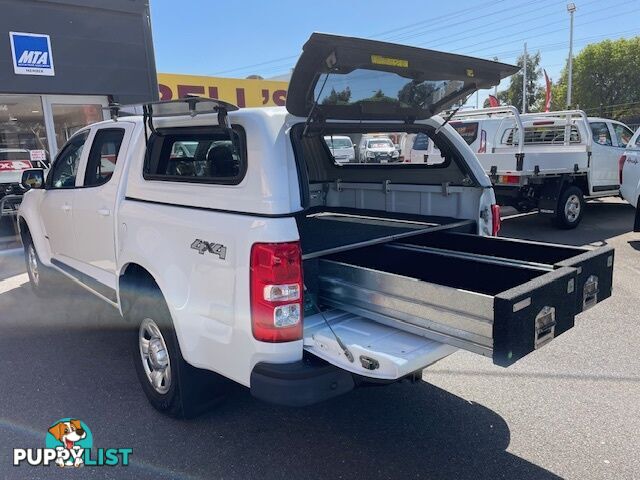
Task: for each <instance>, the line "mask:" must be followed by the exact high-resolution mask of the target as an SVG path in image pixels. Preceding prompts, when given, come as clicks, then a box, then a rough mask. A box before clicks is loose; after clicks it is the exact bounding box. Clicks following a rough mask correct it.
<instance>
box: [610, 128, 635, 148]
mask: <svg viewBox="0 0 640 480" xmlns="http://www.w3.org/2000/svg"><path fill="white" fill-rule="evenodd" d="M613 131H614V132H615V134H616V138H617V139H618V146H619V147H626V146H627V143H629V141H630V140H631V137H633V132H632V131H631V130H630V129H628V128H627V127H626V126H624V125H620V124H619V123H614V124H613Z"/></svg>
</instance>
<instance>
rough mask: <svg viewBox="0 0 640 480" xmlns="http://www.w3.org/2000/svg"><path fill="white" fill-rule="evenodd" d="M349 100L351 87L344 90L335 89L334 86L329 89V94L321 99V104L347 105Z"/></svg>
mask: <svg viewBox="0 0 640 480" xmlns="http://www.w3.org/2000/svg"><path fill="white" fill-rule="evenodd" d="M349 100H351V89H350V88H349V87H347V88H345V89H344V90H340V91H339V92H337V91H336V89H335V88H332V89H331V92H330V93H329V95H327V96H326V98H325V99H324V100H322V104H323V105H349Z"/></svg>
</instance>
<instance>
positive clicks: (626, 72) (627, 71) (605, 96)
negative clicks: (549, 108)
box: [552, 37, 640, 118]
mask: <svg viewBox="0 0 640 480" xmlns="http://www.w3.org/2000/svg"><path fill="white" fill-rule="evenodd" d="M567 72H568V70H567V68H566V67H565V68H564V69H563V71H562V73H561V76H560V79H559V81H558V82H557V83H556V84H555V85H554V87H553V100H552V105H553V107H554V109H558V110H560V109H564V108H566V102H567V79H568V73H567ZM639 83H640V37H634V38H630V39H625V38H621V39H619V40H604V41H602V42H598V43H592V44H590V45H587V46H586V47H584V48H583V49H582V51H580V53H579V54H578V55H576V57H575V58H574V60H573V88H572V92H571V94H572V95H571V96H572V99H571V100H572V104H573V106H574V107H578V106H579V107H580V108H581V109H583V110H586V111H587V113H588V114H592V115H598V114H600V113H602V114H603V115H604V116H607V117H613V118H623V117H625V116H629V115H634V113H635V114H637V113H638V112H640V89H639V88H638V84H639ZM601 105H602V108H601ZM601 110H602V111H601Z"/></svg>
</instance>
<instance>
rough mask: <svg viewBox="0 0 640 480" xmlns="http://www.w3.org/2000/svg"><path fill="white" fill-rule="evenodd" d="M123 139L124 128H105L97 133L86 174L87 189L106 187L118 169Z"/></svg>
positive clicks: (85, 183) (85, 184) (90, 151)
mask: <svg viewBox="0 0 640 480" xmlns="http://www.w3.org/2000/svg"><path fill="white" fill-rule="evenodd" d="M123 138H124V129H122V128H103V129H100V130H98V131H97V132H96V135H95V137H94V138H93V144H92V145H91V150H89V159H88V161H87V171H86V173H85V174H84V186H85V187H95V186H98V185H104V184H105V183H107V182H108V181H109V179H110V178H111V175H113V171H114V170H115V168H116V162H117V161H118V153H119V152H120V145H122V139H123Z"/></svg>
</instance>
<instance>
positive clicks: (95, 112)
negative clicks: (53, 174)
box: [51, 104, 103, 150]
mask: <svg viewBox="0 0 640 480" xmlns="http://www.w3.org/2000/svg"><path fill="white" fill-rule="evenodd" d="M51 113H52V114H53V127H54V129H55V131H56V142H57V144H58V150H60V149H61V148H62V146H63V145H64V144H65V143H66V142H67V140H69V138H71V136H72V135H73V134H74V133H76V132H77V131H78V130H80V129H81V128H82V127H85V126H87V125H89V124H91V123H95V122H100V121H102V119H103V117H102V105H99V104H95V105H91V104H88V105H61V104H53V105H51Z"/></svg>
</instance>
